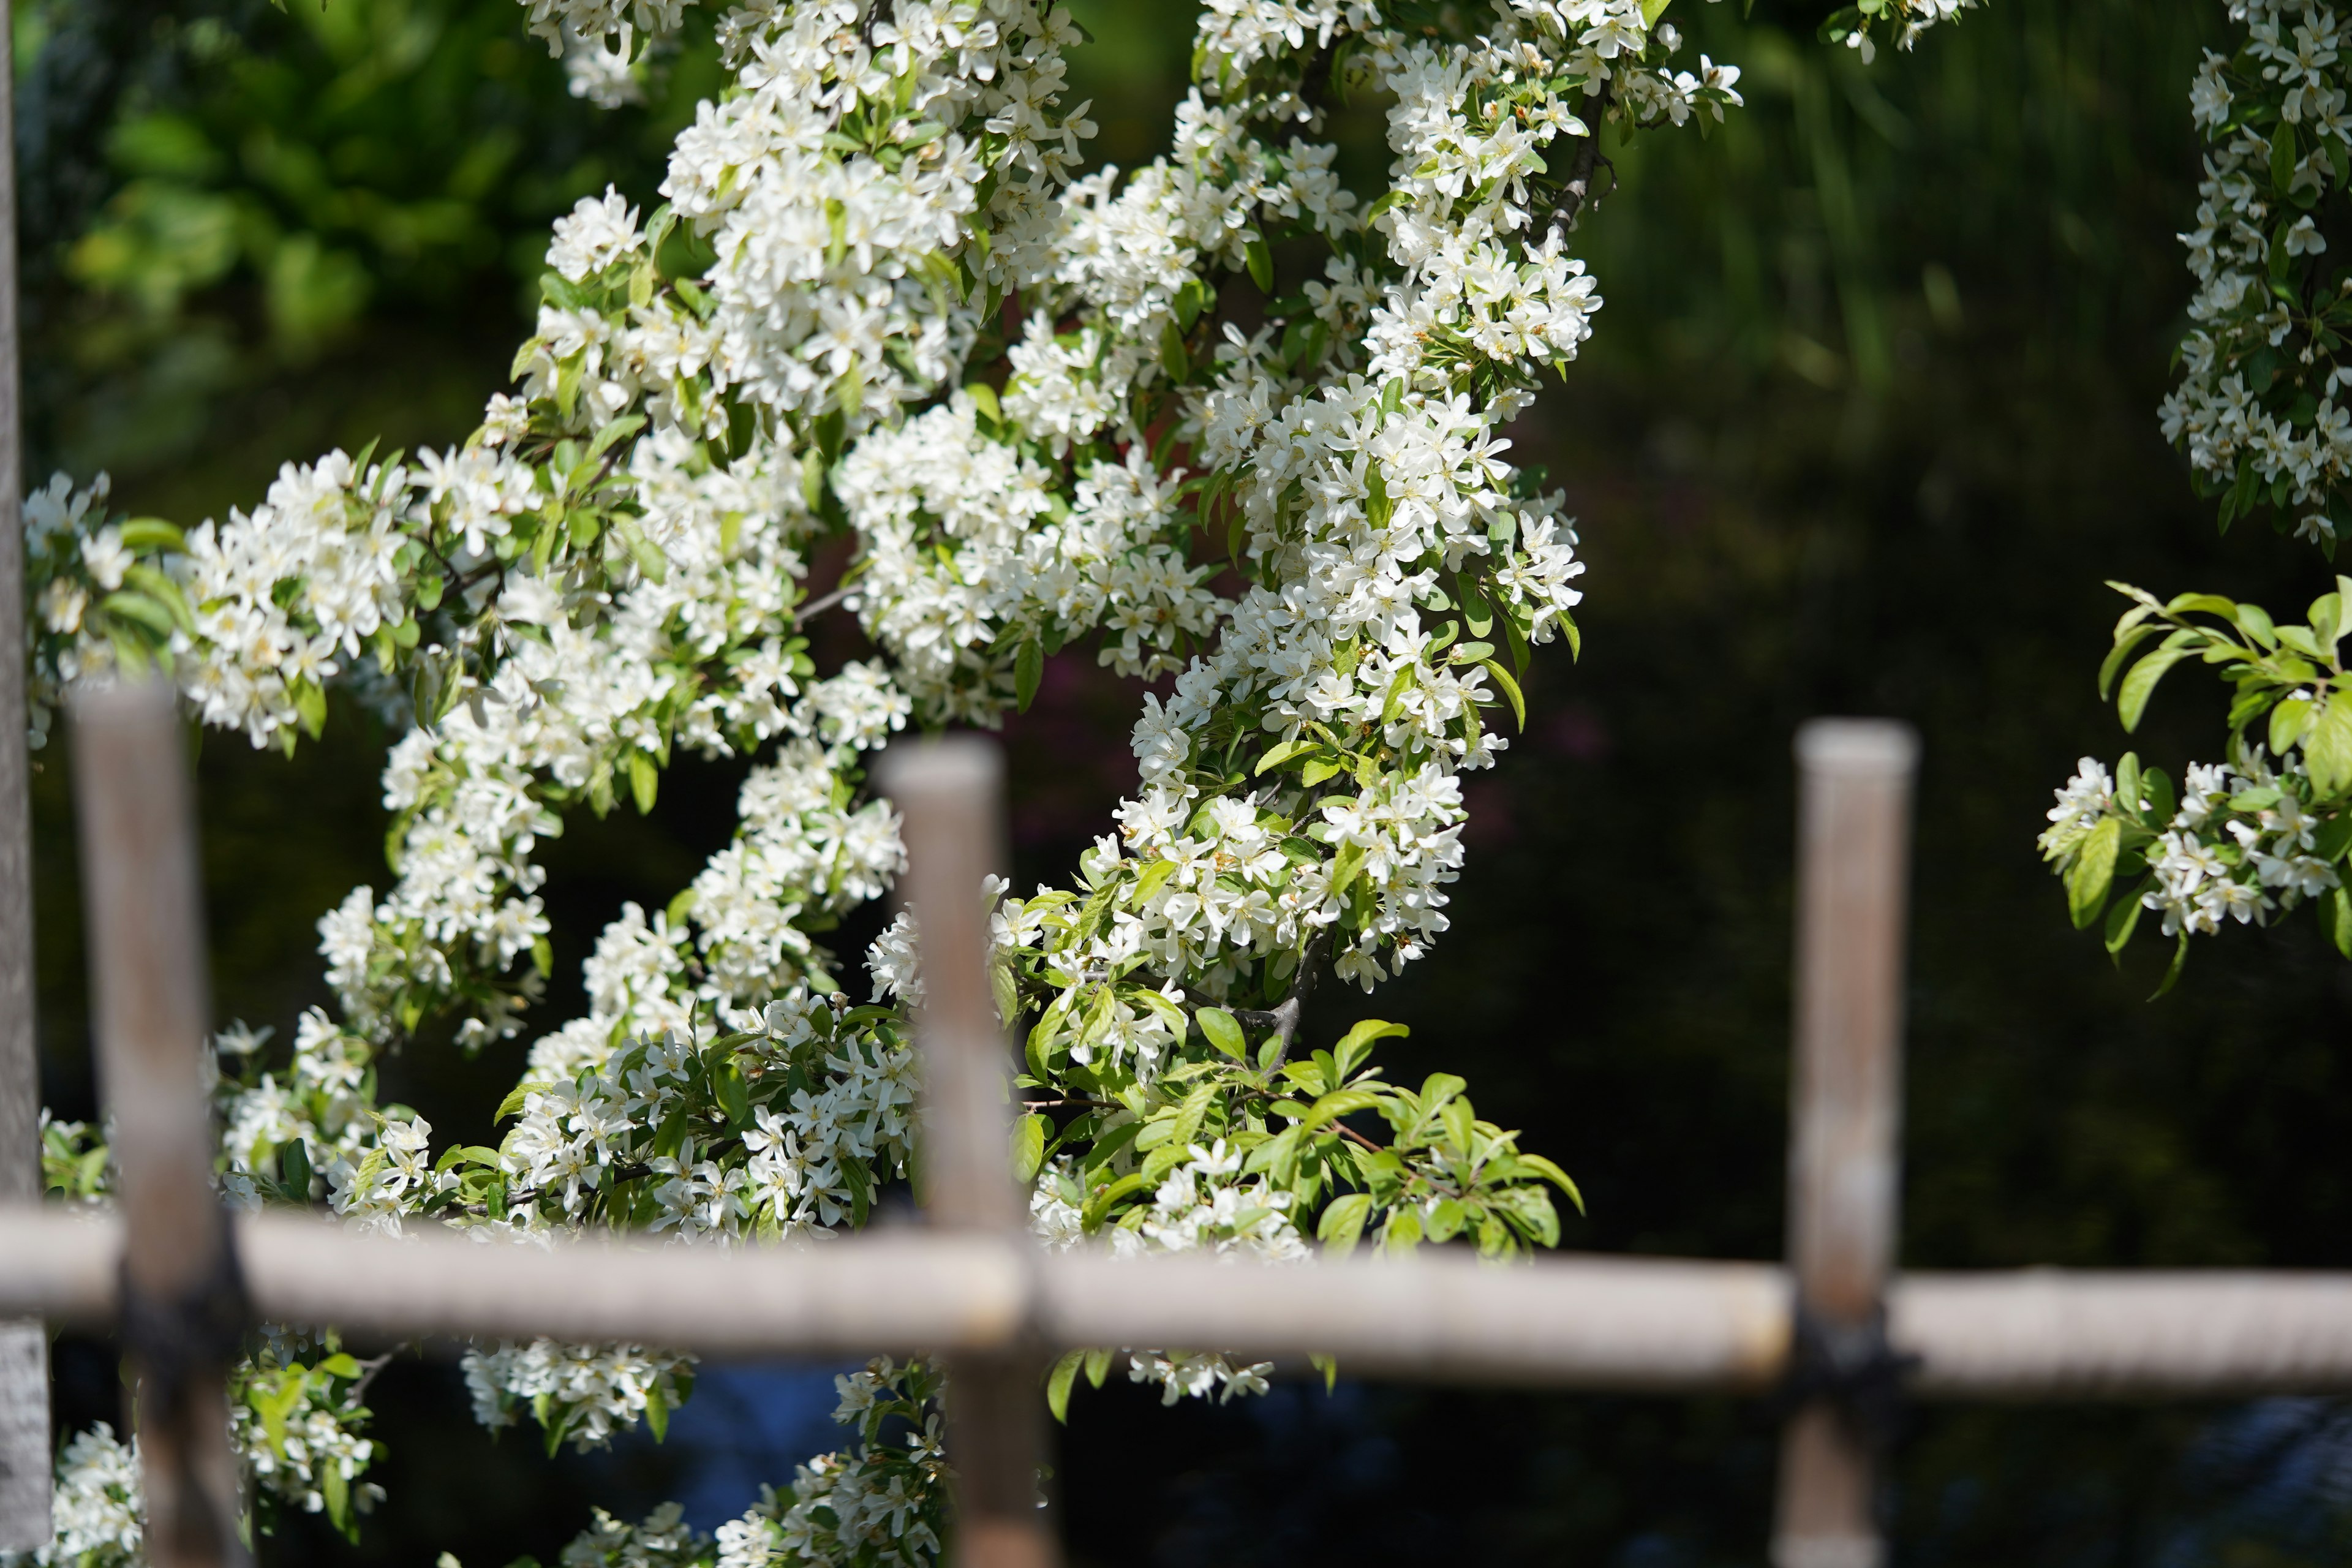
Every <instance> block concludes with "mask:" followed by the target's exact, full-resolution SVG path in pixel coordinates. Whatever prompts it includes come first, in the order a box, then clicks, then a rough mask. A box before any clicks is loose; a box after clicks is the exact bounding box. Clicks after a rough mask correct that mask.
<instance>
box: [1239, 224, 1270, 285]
mask: <svg viewBox="0 0 2352 1568" xmlns="http://www.w3.org/2000/svg"><path fill="white" fill-rule="evenodd" d="M1245 256H1246V258H1247V260H1248V263H1249V275H1250V281H1251V282H1253V283H1255V284H1256V285H1257V286H1258V291H1259V292H1260V293H1264V294H1271V293H1273V292H1274V252H1272V251H1271V250H1268V249H1267V248H1266V246H1265V236H1263V235H1258V234H1253V235H1251V236H1250V238H1249V247H1248V249H1247V251H1246V252H1245Z"/></svg>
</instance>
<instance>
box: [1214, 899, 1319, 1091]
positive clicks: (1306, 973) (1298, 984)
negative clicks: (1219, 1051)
mask: <svg viewBox="0 0 2352 1568" xmlns="http://www.w3.org/2000/svg"><path fill="white" fill-rule="evenodd" d="M1330 945H1331V928H1330V927H1329V926H1318V927H1316V928H1315V934H1314V935H1312V936H1310V937H1308V938H1307V947H1306V949H1305V951H1303V952H1300V953H1299V955H1298V973H1297V974H1295V975H1293V976H1292V977H1291V981H1290V994H1288V995H1287V996H1285V997H1284V998H1283V999H1282V1003H1281V1005H1279V1006H1277V1007H1276V1008H1275V1009H1274V1010H1273V1011H1272V1012H1258V1011H1256V1010H1255V1009H1249V1008H1242V1009H1236V1010H1235V1011H1234V1019H1235V1021H1237V1022H1239V1023H1241V1024H1244V1025H1246V1026H1249V1027H1251V1028H1254V1029H1272V1030H1273V1031H1274V1034H1275V1038H1276V1039H1277V1040H1279V1041H1281V1042H1282V1043H1281V1044H1280V1045H1279V1046H1278V1047H1276V1049H1275V1053H1274V1065H1275V1066H1276V1067H1280V1066H1281V1065H1282V1064H1283V1062H1284V1061H1285V1060H1286V1059H1287V1058H1289V1056H1290V1047H1291V1042H1293V1041H1294V1040H1296V1039H1297V1037H1298V1024H1299V1020H1300V1019H1301V1018H1303V1017H1304V1016H1306V1013H1307V993H1308V992H1310V991H1313V990H1314V989H1315V976H1316V973H1317V972H1318V971H1319V970H1320V969H1321V968H1322V965H1323V953H1324V950H1325V949H1327V948H1328V947H1329V946H1330Z"/></svg>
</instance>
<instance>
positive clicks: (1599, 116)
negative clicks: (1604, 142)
mask: <svg viewBox="0 0 2352 1568" xmlns="http://www.w3.org/2000/svg"><path fill="white" fill-rule="evenodd" d="M1614 90H1615V89H1614V88H1613V87H1612V85H1611V84H1610V83H1608V82H1603V83H1601V90H1600V91H1599V92H1598V93H1596V94H1594V95H1593V97H1592V98H1591V100H1588V102H1587V105H1586V107H1587V110H1588V111H1589V112H1587V113H1585V114H1580V115H1579V116H1578V117H1577V118H1578V119H1580V120H1582V121H1584V123H1585V127H1586V130H1587V132H1588V133H1587V134H1586V136H1585V137H1584V139H1583V141H1582V142H1580V143H1579V144H1578V146H1577V149H1576V157H1575V160H1574V161H1573V162H1572V163H1570V164H1569V169H1568V185H1567V188H1566V189H1564V190H1562V191H1561V192H1560V196H1559V205H1557V206H1555V207H1554V208H1553V209H1552V215H1551V217H1552V222H1553V223H1554V224H1556V225H1558V226H1560V227H1563V228H1573V227H1575V226H1576V219H1577V216H1578V215H1579V214H1580V213H1582V212H1583V211H1584V210H1585V209H1586V208H1587V207H1588V206H1597V205H1600V197H1599V196H1598V195H1595V194H1594V192H1593V189H1592V176H1593V174H1594V173H1595V172H1597V171H1598V170H1601V169H1604V168H1605V169H1607V170H1608V171H1609V188H1610V189H1612V190H1615V189H1616V188H1617V165H1616V164H1614V163H1611V162H1610V161H1609V160H1608V159H1607V158H1605V157H1603V156H1601V126H1602V125H1604V124H1605V123H1607V121H1608V118H1609V105H1610V100H1611V94H1612V92H1613V91H1614Z"/></svg>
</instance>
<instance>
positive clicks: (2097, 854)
mask: <svg viewBox="0 0 2352 1568" xmlns="http://www.w3.org/2000/svg"><path fill="white" fill-rule="evenodd" d="M2123 836H2124V825H2123V821H2122V819H2121V818H2120V817H2114V816H2108V817H2102V818H2101V819H2100V821H2099V825H2098V826H2096V827H2094V828H2093V829H2091V835H2090V837H2087V838H2085V839H2084V840H2083V845H2082V847H2081V848H2079V849H2077V850H2075V851H2074V864H2073V865H2072V866H2070V867H2068V868H2066V907H2067V910H2068V911H2069V912H2070V913H2071V914H2073V916H2074V928H2075V929H2076V930H2077V931H2080V930H2081V929H2083V928H2084V926H2087V925H2089V924H2090V923H2091V922H2092V921H2095V920H2097V919H2098V918H2099V911H2100V910H2103V909H2105V908H2106V904H2107V889H2108V888H2109V887H2110V886H2111V885H2113V883H2114V881H2115V879H2116V854H2117V853H2118V852H2119V851H2120V850H2121V849H2122V847H2123Z"/></svg>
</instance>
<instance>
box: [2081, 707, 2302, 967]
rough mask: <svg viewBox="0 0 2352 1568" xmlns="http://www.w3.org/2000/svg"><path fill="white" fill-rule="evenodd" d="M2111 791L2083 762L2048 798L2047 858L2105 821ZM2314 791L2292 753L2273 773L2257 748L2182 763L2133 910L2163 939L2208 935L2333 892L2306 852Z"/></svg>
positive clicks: (2090, 761) (2147, 803)
mask: <svg viewBox="0 0 2352 1568" xmlns="http://www.w3.org/2000/svg"><path fill="white" fill-rule="evenodd" d="M2115 791H2116V786H2115V781H2114V779H2113V777H2112V776H2111V775H2110V774H2109V773H2108V771H2107V768H2106V765H2105V763H2100V762H2098V761H2096V760H2095V759H2094V758H2090V757H2084V759H2083V760H2082V763H2081V764H2080V765H2079V767H2078V768H2077V770H2076V772H2075V773H2074V777H2073V778H2071V779H2069V780H2068V781H2067V782H2066V785H2065V787H2064V788H2063V789H2061V790H2059V791H2057V792H2056V793H2057V804H2056V805H2053V807H2052V808H2051V810H2050V814H2049V816H2050V822H2051V826H2050V827H2049V828H2048V830H2046V831H2045V832H2044V833H2043V834H2042V841H2041V842H2042V850H2043V852H2044V853H2045V854H2048V855H2051V856H2052V857H2053V858H2056V857H2057V856H2060V855H2063V854H2064V853H2065V852H2067V851H2068V850H2070V849H2072V848H2074V847H2075V846H2076V845H2077V844H2079V843H2080V842H2081V841H2082V839H2083V837H2084V835H2085V834H2087V833H2088V832H2089V831H2090V830H2091V829H2093V828H2095V827H2096V826H2098V824H2099V822H2100V821H2101V820H2102V819H2103V818H2105V817H2106V816H2108V815H2110V814H2111V813H2112V811H2113V810H2114V807H2115V805H2116V794H2115ZM2315 793H2316V792H2315V791H2314V789H2313V788H2312V784H2311V775H2310V773H2309V772H2308V771H2307V770H2306V769H2305V766H2304V764H2303V761H2302V759H2301V757H2300V756H2299V755H2290V756H2288V757H2286V758H2284V759H2283V760H2282V761H2281V763H2279V764H2278V765H2277V766H2275V767H2273V765H2272V764H2271V763H2270V761H2269V758H2268V757H2267V756H2266V755H2265V753H2264V751H2263V748H2262V747H2261V746H2253V747H2250V748H2247V749H2246V750H2245V751H2244V752H2242V754H2241V755H2240V756H2239V757H2238V758H2237V759H2236V760H2235V761H2234V762H2232V763H2189V766H2188V768H2187V769H2186V770H2185V771H2184V774H2183V781H2182V786H2181V792H2180V802H2179V809H2178V810H2176V811H2175V812H2174V813H2173V814H2172V815H2171V816H2170V817H2169V818H2168V819H2166V820H2165V821H2164V823H2163V826H2162V827H2161V830H2160V831H2159V832H2158V834H2157V836H2156V840H2155V843H2154V844H2153V845H2152V846H2151V847H2149V848H2148V849H2147V852H2146V855H2145V858H2146V860H2147V867H2148V872H2149V877H2148V886H2147V890H2146V891H2145V892H2143V893H2142V894H2141V895H2140V898H2139V902H2140V905H2141V907H2143V908H2145V909H2147V910H2153V911H2157V912H2158V913H2161V914H2162V915H2163V917H2164V934H2165V935H2166V936H2168V937H2169V936H2179V935H2181V934H2182V933H2184V932H2185V933H2187V934H2189V935H2192V936H2210V935H2211V934H2213V933H2214V932H2215V931H2220V930H2221V926H2222V925H2223V923H2224V922H2225V921H2237V922H2238V923H2239V924H2241V925H2245V924H2254V925H2266V924H2268V923H2269V921H2270V919H2271V917H2272V916H2273V915H2275V914H2284V913H2285V912H2286V911H2288V910H2293V909H2294V907H2295V906H2296V905H2297V904H2299V903H2301V902H2303V901H2304V900H2306V899H2312V898H2316V897H2318V896H2319V895H2321V894H2323V893H2326V892H2327V891H2329V890H2331V889H2335V888H2336V887H2338V886H2340V885H2341V881H2340V879H2339V877H2338V874H2337V872H2336V868H2335V867H2334V866H2333V865H2332V864H2330V862H2329V861H2328V860H2327V859H2326V858H2323V857H2322V856H2320V855H2318V854H2316V853H2315V850H2316V849H2317V848H2318V847H2319V845H2318V834H2319V831H2320V829H2321V827H2322V826H2324V820H2323V818H2321V817H2320V816H2315V814H2314V813H2313V812H2312V811H2311V810H2310V809H2308V807H2307V805H2306V803H2307V802H2308V801H2309V800H2310V799H2311V798H2312V796H2313V795H2315ZM2137 804H2138V806H2139V809H2140V810H2142V811H2147V810H2149V809H2151V808H2152V807H2153V806H2154V805H2155V802H2154V801H2153V800H2151V799H2149V798H2148V797H2147V795H2143V796H2142V798H2141V800H2140V801H2139V802H2138V803H2137Z"/></svg>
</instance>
